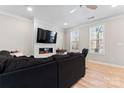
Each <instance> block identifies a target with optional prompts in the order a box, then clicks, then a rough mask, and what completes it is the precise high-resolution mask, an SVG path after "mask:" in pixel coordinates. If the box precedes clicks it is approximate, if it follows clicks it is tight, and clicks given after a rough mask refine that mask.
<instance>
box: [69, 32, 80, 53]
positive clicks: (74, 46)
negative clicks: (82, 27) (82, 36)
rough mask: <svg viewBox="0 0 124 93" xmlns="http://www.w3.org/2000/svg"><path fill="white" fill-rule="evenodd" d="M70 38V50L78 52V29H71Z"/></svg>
mask: <svg viewBox="0 0 124 93" xmlns="http://www.w3.org/2000/svg"><path fill="white" fill-rule="evenodd" d="M70 36H71V39H70V51H71V52H78V51H79V31H72V32H71V34H70Z"/></svg>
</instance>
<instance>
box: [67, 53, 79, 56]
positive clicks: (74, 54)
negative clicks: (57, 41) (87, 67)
mask: <svg viewBox="0 0 124 93" xmlns="http://www.w3.org/2000/svg"><path fill="white" fill-rule="evenodd" d="M67 55H70V56H79V55H81V53H74V52H69V53H68V54H67Z"/></svg>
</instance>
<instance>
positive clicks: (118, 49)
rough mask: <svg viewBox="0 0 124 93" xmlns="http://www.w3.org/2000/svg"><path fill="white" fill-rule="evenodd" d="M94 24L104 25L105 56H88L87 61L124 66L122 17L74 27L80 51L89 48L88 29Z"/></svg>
mask: <svg viewBox="0 0 124 93" xmlns="http://www.w3.org/2000/svg"><path fill="white" fill-rule="evenodd" d="M95 24H104V25H105V55H95V54H89V55H88V59H89V60H95V61H99V62H103V63H109V64H116V65H123V66H124V15H121V16H116V17H112V18H108V19H104V20H100V21H96V22H92V23H89V24H84V25H80V26H77V27H75V29H79V31H80V51H81V50H82V49H83V48H89V27H90V26H92V25H95ZM73 29H74V28H71V29H68V30H67V32H65V38H66V42H65V43H66V48H67V49H68V50H69V43H70V42H69V33H70V31H72V30H73Z"/></svg>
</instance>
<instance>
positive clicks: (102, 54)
mask: <svg viewBox="0 0 124 93" xmlns="http://www.w3.org/2000/svg"><path fill="white" fill-rule="evenodd" d="M97 25H103V26H104V28H103V29H104V34H103V37H104V38H103V49H104V50H103V53H93V52H91V37H90V28H91V27H94V26H97ZM105 34H106V30H105V24H96V25H92V26H90V27H89V54H91V55H101V56H104V55H105Z"/></svg>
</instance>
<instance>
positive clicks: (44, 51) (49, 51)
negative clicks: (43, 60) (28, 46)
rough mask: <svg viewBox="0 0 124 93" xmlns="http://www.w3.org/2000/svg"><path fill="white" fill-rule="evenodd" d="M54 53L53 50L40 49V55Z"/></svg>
mask: <svg viewBox="0 0 124 93" xmlns="http://www.w3.org/2000/svg"><path fill="white" fill-rule="evenodd" d="M47 53H53V48H39V54H47Z"/></svg>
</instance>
